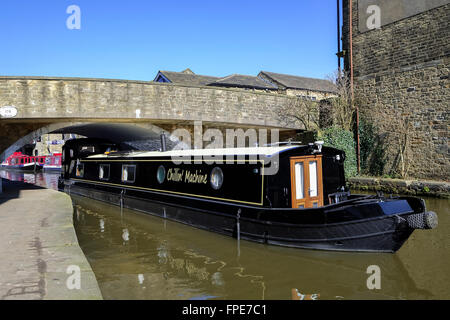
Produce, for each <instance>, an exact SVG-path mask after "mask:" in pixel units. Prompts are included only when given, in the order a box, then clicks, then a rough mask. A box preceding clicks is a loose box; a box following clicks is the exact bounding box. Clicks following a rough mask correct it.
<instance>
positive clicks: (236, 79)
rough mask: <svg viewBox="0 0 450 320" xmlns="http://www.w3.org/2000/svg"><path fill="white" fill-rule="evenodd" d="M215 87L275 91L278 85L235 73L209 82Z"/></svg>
mask: <svg viewBox="0 0 450 320" xmlns="http://www.w3.org/2000/svg"><path fill="white" fill-rule="evenodd" d="M208 86H213V87H226V88H240V89H245V90H256V91H265V92H272V93H273V92H275V91H276V90H278V87H277V86H276V85H274V84H271V83H267V82H265V81H264V80H262V79H260V78H258V77H253V76H246V75H240V74H233V75H231V76H228V77H225V78H221V79H219V80H216V81H214V82H211V83H209V84H208Z"/></svg>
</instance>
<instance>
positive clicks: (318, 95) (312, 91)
mask: <svg viewBox="0 0 450 320" xmlns="http://www.w3.org/2000/svg"><path fill="white" fill-rule="evenodd" d="M153 81H155V82H163V83H174V84H181V85H197V86H198V85H199V86H210V87H222V88H238V89H244V90H253V91H260V92H267V93H278V94H285V95H289V96H297V97H301V98H305V99H309V100H313V101H319V100H323V99H328V98H331V97H334V96H336V89H335V87H334V84H333V83H332V82H331V81H328V80H324V79H315V78H306V77H299V76H293V75H287V74H280V73H273V72H266V71H261V72H260V73H259V74H258V76H256V77H255V76H249V75H240V74H232V75H230V76H226V77H220V78H219V77H211V76H204V75H197V74H195V73H194V72H192V70H190V69H186V70H184V71H181V72H174V71H159V72H158V74H157V75H156V77H155V79H154V80H153Z"/></svg>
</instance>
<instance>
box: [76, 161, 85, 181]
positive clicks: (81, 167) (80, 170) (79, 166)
mask: <svg viewBox="0 0 450 320" xmlns="http://www.w3.org/2000/svg"><path fill="white" fill-rule="evenodd" d="M76 176H77V177H80V178H83V177H84V163H78V164H77V170H76Z"/></svg>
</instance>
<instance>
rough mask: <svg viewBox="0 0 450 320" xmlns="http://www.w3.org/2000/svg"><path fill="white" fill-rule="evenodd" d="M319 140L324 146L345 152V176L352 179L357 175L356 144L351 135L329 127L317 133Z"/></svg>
mask: <svg viewBox="0 0 450 320" xmlns="http://www.w3.org/2000/svg"><path fill="white" fill-rule="evenodd" d="M318 137H319V138H320V139H322V140H323V141H324V145H325V146H328V147H333V148H336V149H339V150H343V151H344V152H345V162H344V169H345V176H346V177H347V178H348V177H353V176H355V175H356V173H357V167H356V144H355V141H354V140H353V133H352V132H350V131H347V130H344V129H341V128H338V127H330V128H327V129H324V130H323V131H320V132H319V136H318Z"/></svg>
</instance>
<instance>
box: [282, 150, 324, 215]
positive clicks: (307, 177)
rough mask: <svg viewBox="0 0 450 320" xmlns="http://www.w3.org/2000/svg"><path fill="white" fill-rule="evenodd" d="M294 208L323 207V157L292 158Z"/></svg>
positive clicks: (292, 197)
mask: <svg viewBox="0 0 450 320" xmlns="http://www.w3.org/2000/svg"><path fill="white" fill-rule="evenodd" d="M290 161H291V199H292V208H317V207H321V206H323V186H322V156H321V155H316V156H305V157H292V158H290Z"/></svg>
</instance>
